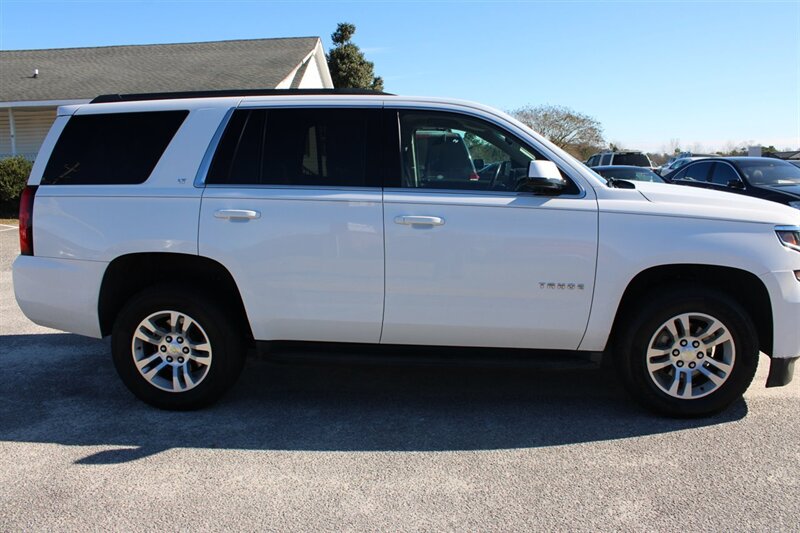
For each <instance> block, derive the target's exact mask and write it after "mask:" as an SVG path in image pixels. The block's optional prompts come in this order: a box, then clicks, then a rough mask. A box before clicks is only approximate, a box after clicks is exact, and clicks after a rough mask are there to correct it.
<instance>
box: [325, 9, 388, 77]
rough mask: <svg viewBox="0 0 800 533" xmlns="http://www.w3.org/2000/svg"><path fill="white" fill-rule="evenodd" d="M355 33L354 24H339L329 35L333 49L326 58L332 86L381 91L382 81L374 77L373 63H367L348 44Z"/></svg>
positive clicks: (355, 48) (354, 48)
mask: <svg viewBox="0 0 800 533" xmlns="http://www.w3.org/2000/svg"><path fill="white" fill-rule="evenodd" d="M355 32H356V27H355V25H354V24H349V23H347V22H340V23H339V24H338V25H337V26H336V31H335V32H333V33H332V34H331V40H332V41H333V48H331V49H330V50H329V51H328V53H327V54H326V57H327V59H328V69H329V70H330V71H331V80H333V86H334V87H337V88H340V89H374V90H376V91H382V90H383V79H382V78H381V77H379V76H375V71H374V67H375V65H373V63H372V62H371V61H367V59H366V58H365V57H364V53H363V52H361V50H360V49H359V48H358V46H356V45H355V44H353V43H352V42H350V39H351V38H352V37H353V34H354V33H355Z"/></svg>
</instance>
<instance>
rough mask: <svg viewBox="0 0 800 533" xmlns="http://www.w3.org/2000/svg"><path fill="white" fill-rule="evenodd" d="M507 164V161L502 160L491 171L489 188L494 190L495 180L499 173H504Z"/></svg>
mask: <svg viewBox="0 0 800 533" xmlns="http://www.w3.org/2000/svg"><path fill="white" fill-rule="evenodd" d="M507 166H508V161H502V162H500V164H499V165H497V169H496V170H495V171H494V172H493V173H492V179H491V181H489V190H494V188H495V185H497V180H498V178H499V177H500V175H501V174H505V169H506V167H507Z"/></svg>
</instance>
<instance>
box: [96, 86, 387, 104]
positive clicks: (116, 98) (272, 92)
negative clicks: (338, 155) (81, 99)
mask: <svg viewBox="0 0 800 533" xmlns="http://www.w3.org/2000/svg"><path fill="white" fill-rule="evenodd" d="M298 94H309V95H315V94H317V95H325V94H342V95H359V94H376V95H383V96H394V95H393V94H391V93H385V92H382V91H373V90H372V89H224V90H218V91H179V92H165V93H139V94H101V95H100V96H98V97H97V98H95V99H94V100H92V101H91V102H89V103H91V104H105V103H109V102H140V101H143V100H179V99H182V98H215V97H216V98H220V97H225V96H289V95H298Z"/></svg>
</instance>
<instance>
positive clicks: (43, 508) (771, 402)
mask: <svg viewBox="0 0 800 533" xmlns="http://www.w3.org/2000/svg"><path fill="white" fill-rule="evenodd" d="M4 229H5V228H3V227H2V226H0V531H17V530H25V531H86V530H125V531H127V530H130V531H144V530H162V531H163V530H184V531H185V530H248V531H254V530H260V531H261V530H263V531H364V530H369V531H375V530H382V531H433V530H435V531H439V530H444V531H466V530H470V531H478V530H481V531H523V530H525V531H556V530H560V531H606V530H630V531H654V530H657V531H686V530H689V531H698V530H714V531H718V530H728V531H765V530H769V531H781V530H783V531H798V530H800V498H798V492H800V445H799V444H798V443H799V442H800V423H798V418H799V417H800V380H798V381H796V382H795V383H792V384H791V385H790V386H789V387H785V388H779V389H769V390H768V389H765V388H764V382H765V380H766V370H767V364H768V361H767V360H766V358H765V357H764V356H762V360H761V364H760V366H759V373H758V376H757V377H756V380H755V382H754V383H753V385H752V386H751V387H750V390H749V391H748V392H747V394H746V395H745V400H744V401H742V402H740V403H738V404H736V405H735V406H733V408H732V409H730V410H729V411H727V412H725V413H723V414H722V415H719V416H717V417H713V418H708V419H702V420H672V419H665V418H660V417H657V416H654V415H651V414H650V413H648V412H646V411H643V410H642V409H640V408H639V407H637V406H636V405H634V404H633V403H632V402H631V401H630V400H629V399H628V398H627V397H626V395H625V394H624V393H623V392H622V390H621V389H620V387H619V385H618V384H617V382H616V380H614V379H613V377H611V376H610V375H609V374H608V373H607V372H604V371H596V370H569V371H554V370H548V371H541V370H540V371H535V370H531V369H526V368H514V369H496V368H495V369H486V368H458V367H419V366H412V365H400V366H398V365H393V366H379V365H353V364H338V365H330V364H324V363H321V362H320V363H303V364H296V363H293V364H285V363H284V364H279V363H275V362H270V361H267V360H263V359H252V360H249V361H248V363H247V365H246V367H245V370H244V373H243V375H242V378H241V380H240V381H239V383H238V384H237V385H236V387H235V389H233V390H232V391H231V393H229V394H228V395H227V396H225V397H224V398H223V400H222V401H220V402H219V403H218V404H216V405H214V406H212V407H211V408H208V409H206V410H203V411H199V412H189V413H172V412H164V411H159V410H157V409H154V408H151V407H148V406H146V405H145V404H143V403H141V402H139V401H138V400H136V399H135V398H134V397H133V396H131V395H130V394H129V393H128V391H127V390H126V389H125V388H124V386H123V385H122V383H121V382H120V381H119V379H118V378H117V376H116V374H115V371H114V368H113V365H112V363H111V358H110V355H109V345H108V342H107V340H95V339H88V338H84V337H80V336H77V335H71V334H66V333H61V332H57V331H53V330H50V329H47V328H43V327H39V326H36V325H34V324H32V323H31V322H29V321H28V320H27V319H26V318H25V317H24V316H23V315H22V313H21V311H20V310H19V308H18V307H17V305H16V303H15V302H14V299H13V290H12V284H11V273H10V265H11V261H12V260H13V257H14V255H15V254H16V253H17V249H18V245H17V237H16V232H15V231H13V230H9V231H4Z"/></svg>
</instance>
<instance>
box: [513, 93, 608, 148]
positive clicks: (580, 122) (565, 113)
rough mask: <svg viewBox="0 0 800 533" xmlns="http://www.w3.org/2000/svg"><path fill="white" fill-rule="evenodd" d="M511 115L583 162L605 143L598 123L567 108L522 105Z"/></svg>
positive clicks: (601, 127)
mask: <svg viewBox="0 0 800 533" xmlns="http://www.w3.org/2000/svg"><path fill="white" fill-rule="evenodd" d="M511 114H512V115H513V116H514V117H515V118H516V119H517V120H519V121H520V122H522V123H523V124H525V125H527V126H530V128H531V129H533V130H534V131H537V132H538V133H540V134H541V135H544V136H545V137H546V138H547V139H549V140H550V141H551V142H553V143H554V144H555V145H557V146H559V147H561V148H563V149H565V150H566V151H568V152H569V153H571V154H572V155H574V156H575V157H577V158H579V159H586V158H587V157H589V156H590V155H592V154H593V153H594V152H597V151H600V150H602V148H603V146H604V144H605V141H604V140H603V126H602V125H601V124H600V122H599V121H597V120H596V119H594V118H592V117H590V116H588V115H584V114H583V113H578V112H577V111H574V110H572V109H570V108H568V107H564V106H556V105H542V106H536V107H532V106H525V107H521V108H519V109H517V110H515V111H512V112H511Z"/></svg>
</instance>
